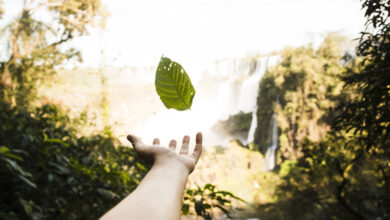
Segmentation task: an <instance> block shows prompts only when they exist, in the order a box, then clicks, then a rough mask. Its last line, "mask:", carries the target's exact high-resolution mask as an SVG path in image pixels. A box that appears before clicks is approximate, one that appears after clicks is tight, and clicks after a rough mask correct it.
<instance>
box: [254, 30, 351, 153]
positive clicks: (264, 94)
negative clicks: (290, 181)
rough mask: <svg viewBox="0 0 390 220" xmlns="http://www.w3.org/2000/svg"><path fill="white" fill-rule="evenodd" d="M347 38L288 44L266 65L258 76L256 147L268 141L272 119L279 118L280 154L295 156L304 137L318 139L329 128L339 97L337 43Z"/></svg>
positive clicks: (263, 149)
mask: <svg viewBox="0 0 390 220" xmlns="http://www.w3.org/2000/svg"><path fill="white" fill-rule="evenodd" d="M344 42H345V40H344V39H343V38H342V37H340V36H337V35H334V34H330V35H328V36H327V37H326V38H325V40H324V41H323V43H322V44H321V45H320V46H319V48H318V49H314V48H313V46H311V45H309V46H305V47H299V48H286V49H284V50H283V51H282V52H281V53H280V58H281V61H280V63H279V64H278V65H276V66H273V67H271V68H269V69H268V71H267V72H266V73H265V75H264V77H263V78H262V79H261V81H260V87H259V93H258V98H257V107H258V110H257V125H258V126H257V129H256V132H255V141H254V142H255V145H256V150H258V151H260V152H262V153H263V154H264V153H265V152H266V150H267V148H268V146H269V145H270V141H271V133H270V131H271V129H270V124H271V123H270V120H271V116H272V114H273V113H274V112H275V113H276V115H277V122H278V131H279V132H278V133H279V137H278V143H279V146H278V148H279V151H278V158H279V159H282V160H285V159H297V158H299V157H300V156H301V152H302V149H301V147H300V146H301V143H302V141H303V140H304V139H305V138H308V139H310V140H313V141H316V140H319V139H321V138H322V137H323V136H324V135H325V134H326V132H327V131H329V130H330V127H331V122H332V121H333V119H334V117H335V116H336V115H337V111H336V106H337V105H338V103H339V102H340V101H341V100H343V99H344V98H343V96H344V95H343V94H342V93H343V84H342V82H341V80H340V78H339V77H340V75H341V74H342V73H343V72H344V71H345V67H344V66H343V64H342V62H341V61H342V60H343V59H342V53H341V46H342V45H343V43H344Z"/></svg>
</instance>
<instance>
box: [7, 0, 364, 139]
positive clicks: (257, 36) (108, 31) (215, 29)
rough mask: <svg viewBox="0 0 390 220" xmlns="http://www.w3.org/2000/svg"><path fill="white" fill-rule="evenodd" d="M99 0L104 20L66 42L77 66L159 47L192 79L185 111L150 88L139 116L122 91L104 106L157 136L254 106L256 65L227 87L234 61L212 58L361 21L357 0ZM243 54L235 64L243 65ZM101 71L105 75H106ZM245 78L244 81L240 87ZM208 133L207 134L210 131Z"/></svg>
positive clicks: (126, 61) (140, 60) (120, 60)
mask: <svg viewBox="0 0 390 220" xmlns="http://www.w3.org/2000/svg"><path fill="white" fill-rule="evenodd" d="M103 2H104V4H105V5H106V6H107V9H108V12H109V13H110V16H109V17H108V18H107V22H106V28H105V29H104V30H96V29H91V30H90V34H89V35H88V36H84V37H82V38H77V39H74V40H73V41H72V43H71V44H72V46H74V47H76V48H78V49H80V50H81V52H82V55H83V60H84V62H83V63H82V64H77V66H80V65H81V66H82V67H98V66H101V65H102V64H104V65H105V66H107V67H110V66H112V67H126V66H156V65H157V64H158V62H159V59H160V57H161V55H163V54H164V55H165V56H167V57H170V58H171V59H173V60H175V61H178V62H179V63H181V64H182V65H183V66H184V68H185V69H186V71H187V72H188V74H189V76H190V77H191V79H192V81H193V82H194V84H195V89H196V90H197V94H196V96H195V99H194V105H193V108H192V110H191V111H187V112H177V111H174V110H166V109H165V108H164V106H163V105H162V103H161V102H160V101H159V100H158V97H157V94H156V93H155V92H153V93H152V94H139V95H140V96H141V95H142V96H148V97H149V98H150V99H151V100H152V101H153V102H156V103H157V102H158V103H159V108H158V109H157V110H154V111H153V112H154V113H153V114H151V115H149V116H147V117H144V118H142V117H140V116H139V115H134V113H133V112H132V111H131V109H127V110H126V111H122V112H120V111H119V109H126V108H127V107H123V106H131V108H148V104H147V103H146V104H145V103H144V104H143V105H142V106H141V104H140V103H138V102H136V103H134V102H133V103H130V104H128V105H125V104H124V103H125V102H126V94H123V98H122V101H121V103H119V104H118V103H117V104H113V105H112V106H111V109H112V114H113V115H119V116H118V120H122V119H121V118H125V117H138V118H139V120H141V121H142V122H143V123H139V125H137V126H135V124H133V125H124V126H123V129H120V131H119V133H120V134H123V135H124V134H125V133H127V132H133V133H137V134H139V135H140V136H143V137H145V138H146V139H147V140H148V141H150V140H151V139H152V137H153V136H155V135H157V136H162V139H163V141H165V143H166V142H167V141H168V138H169V137H171V136H175V137H180V136H182V135H184V134H194V132H196V131H198V130H203V131H204V130H207V129H209V128H210V127H211V126H212V125H213V124H214V123H215V122H216V121H217V120H218V119H226V117H227V116H228V115H229V114H233V113H236V112H238V111H239V110H243V111H247V112H248V111H254V110H255V109H254V108H255V99H256V95H257V85H258V80H259V79H260V77H261V75H262V74H263V70H262V71H260V72H259V71H258V72H256V73H257V75H256V74H255V75H256V76H255V77H252V78H251V79H249V78H247V82H243V84H242V85H240V86H241V87H240V88H238V89H236V90H232V88H233V87H232V85H233V84H234V83H235V81H234V80H237V79H238V78H237V76H234V74H235V73H233V72H238V71H237V69H234V68H236V67H232V65H231V64H229V61H227V62H225V63H222V64H221V63H219V64H216V63H215V61H216V60H223V59H225V60H226V59H227V60H229V59H230V60H233V59H241V58H243V57H247V56H253V55H258V54H267V53H269V52H272V51H278V50H281V49H283V48H284V47H286V46H300V45H306V44H307V43H308V42H312V43H313V44H314V46H315V45H318V44H319V43H320V42H321V41H322V39H323V37H324V36H326V34H327V33H329V32H334V31H336V32H339V33H341V34H343V35H345V36H347V37H348V38H350V39H353V38H357V37H358V36H359V32H360V31H361V30H363V25H364V17H363V12H362V11H361V10H360V9H361V5H360V1H358V0H343V1H340V0H326V1H325V0H296V1H291V0H257V1H255V0H239V1H238V0H213V1H210V0H193V1H183V0H164V1H161V0H143V1H126V0H117V1H108V0H106V1H103ZM21 5H22V1H5V6H6V7H5V8H9V10H8V11H7V13H6V16H5V20H7V16H8V17H12V16H15V15H14V14H13V13H16V12H17V11H18V8H20V7H21ZM245 62H246V61H243V62H242V64H240V65H243V66H245V65H246V66H248V65H249V64H248V63H245ZM273 63H275V62H273ZM269 64H270V63H269ZM262 65H264V64H262ZM233 66H234V65H233ZM262 68H264V66H263V67H262ZM213 70H215V71H213ZM225 70H226V71H225ZM219 73H221V74H225V75H226V76H225V78H223V79H221V81H218V82H214V85H212V88H213V89H211V90H210V89H209V90H203V87H202V88H198V87H199V85H200V82H203V83H204V82H205V81H207V80H213V79H212V78H210V77H209V76H215V74H219ZM125 74H132V75H129V77H130V79H131V80H133V81H134V80H135V78H136V75H137V74H138V76H140V81H142V80H146V81H145V82H144V83H146V84H148V83H149V84H152V83H153V79H154V77H153V74H154V71H149V72H145V73H143V72H142V73H139V72H130V73H125ZM140 74H141V75H140ZM205 74H206V75H205ZM245 74H250V73H248V72H246V73H244V75H245ZM107 77H108V78H109V79H110V78H113V77H114V76H110V75H108V76H107ZM120 77H122V76H120ZM246 77H249V76H246ZM115 80H116V81H118V82H119V84H118V83H117V84H115V85H112V86H124V87H126V86H130V85H129V84H126V83H127V82H128V81H126V80H121V79H120V78H119V79H115ZM131 80H130V81H129V82H131ZM248 85H251V87H247V86H248ZM248 88H253V89H252V90H251V91H252V92H251V93H250V92H249V93H248ZM236 93H237V94H236ZM248 94H250V95H248ZM234 96H235V98H234ZM240 99H241V100H240ZM249 99H250V100H249ZM234 100H236V101H237V100H240V103H242V102H243V101H242V100H247V101H246V104H239V103H236V101H234ZM118 106H121V108H119V107H118ZM248 106H249V107H248ZM124 122H126V120H123V123H124ZM173 134H174V135H173ZM210 136H211V135H209V136H208V138H210ZM206 140H207V138H206ZM209 141H210V143H211V142H212V140H210V139H209ZM218 141H221V140H218ZM218 141H217V142H218ZM206 143H207V142H206ZM213 144H214V142H213ZM222 144H223V143H222ZM206 145H207V144H206Z"/></svg>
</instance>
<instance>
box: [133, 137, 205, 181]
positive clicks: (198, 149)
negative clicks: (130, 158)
mask: <svg viewBox="0 0 390 220" xmlns="http://www.w3.org/2000/svg"><path fill="white" fill-rule="evenodd" d="M127 139H128V140H129V141H130V142H131V144H132V145H133V147H134V149H135V151H136V152H137V154H138V155H139V156H140V157H141V158H142V159H144V160H146V161H147V162H149V163H153V164H156V165H158V164H169V163H171V164H173V165H174V166H183V165H184V168H186V170H187V171H188V173H191V172H192V171H193V170H194V168H195V165H196V163H197V162H198V160H199V157H200V155H201V153H202V139H203V137H202V133H200V132H199V133H197V134H196V144H195V149H194V152H192V153H189V152H188V148H189V143H190V137H189V136H187V135H186V136H184V137H183V142H182V146H181V148H180V151H179V153H176V145H177V143H176V141H175V140H171V141H170V142H169V146H168V147H164V146H161V145H160V140H159V139H158V138H155V139H154V140H153V145H145V144H144V143H142V141H141V140H140V139H139V138H137V137H136V136H133V135H128V136H127Z"/></svg>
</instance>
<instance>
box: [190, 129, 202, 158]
mask: <svg viewBox="0 0 390 220" xmlns="http://www.w3.org/2000/svg"><path fill="white" fill-rule="evenodd" d="M202 142H203V135H202V133H201V132H198V133H197V134H196V144H195V149H194V152H193V153H192V156H193V157H194V158H195V159H196V161H198V160H199V157H200V155H201V154H202V148H203V147H202Z"/></svg>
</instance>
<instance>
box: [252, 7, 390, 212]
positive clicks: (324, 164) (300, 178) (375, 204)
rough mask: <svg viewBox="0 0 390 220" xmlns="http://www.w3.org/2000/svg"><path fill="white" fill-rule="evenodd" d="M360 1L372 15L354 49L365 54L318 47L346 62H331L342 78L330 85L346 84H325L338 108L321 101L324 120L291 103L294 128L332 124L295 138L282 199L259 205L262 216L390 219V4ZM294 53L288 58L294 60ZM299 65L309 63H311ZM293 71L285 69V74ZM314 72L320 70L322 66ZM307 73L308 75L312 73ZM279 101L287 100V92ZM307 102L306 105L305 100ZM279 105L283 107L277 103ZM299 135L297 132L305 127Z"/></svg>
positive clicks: (272, 79)
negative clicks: (295, 152)
mask: <svg viewBox="0 0 390 220" xmlns="http://www.w3.org/2000/svg"><path fill="white" fill-rule="evenodd" d="M363 8H364V9H365V10H366V17H367V19H368V21H367V31H366V32H363V33H362V35H361V39H360V42H359V46H358V48H357V55H359V56H361V57H357V58H354V57H353V56H351V55H347V56H344V57H340V56H334V55H332V54H336V53H334V51H336V50H334V49H331V48H333V47H332V46H329V45H331V44H329V43H328V44H327V45H328V46H326V47H324V46H321V48H323V49H325V50H323V49H321V48H320V50H319V51H318V52H320V54H321V57H323V58H326V59H329V58H331V59H334V61H336V62H335V64H337V63H342V64H343V66H342V68H341V71H339V70H340V68H337V66H334V67H336V68H331V69H330V72H329V73H331V74H336V75H339V77H338V78H340V79H342V81H341V82H337V81H338V78H334V80H335V82H336V84H333V85H336V87H333V88H340V85H341V86H343V87H342V89H343V90H342V93H340V92H338V93H337V92H335V93H333V92H332V91H333V89H332V87H331V89H326V91H327V92H326V93H325V95H326V96H325V98H326V99H323V100H325V101H326V100H331V101H333V103H334V104H336V106H337V108H334V107H333V106H334V105H332V107H331V108H319V109H320V110H323V112H325V113H326V114H327V115H328V116H327V117H326V118H324V117H322V118H321V120H318V118H316V117H311V118H308V119H309V120H306V121H307V122H309V124H307V123H306V125H305V123H304V122H300V121H302V120H303V119H304V117H302V116H303V115H304V114H307V113H308V108H292V110H293V111H292V112H293V113H297V114H296V115H298V116H299V117H297V118H296V123H294V124H293V125H294V126H292V127H291V128H290V129H289V130H290V131H294V129H298V131H299V126H300V125H301V124H304V125H305V126H309V127H310V122H312V123H313V122H316V121H317V122H318V121H319V122H321V121H325V122H326V124H329V125H331V123H332V122H333V123H335V124H334V125H335V126H334V127H333V130H331V131H328V132H327V134H326V135H325V136H322V137H321V138H320V139H314V138H312V136H311V135H310V132H303V135H302V136H301V137H303V138H302V139H301V140H300V141H297V142H296V149H300V151H301V153H302V155H301V156H300V157H298V158H297V159H295V160H293V161H291V160H286V161H285V162H284V163H283V164H282V165H281V169H280V171H279V174H280V176H281V177H282V178H283V181H282V184H280V185H279V186H278V190H277V197H278V200H277V202H275V203H269V204H266V205H264V206H261V207H260V209H261V210H262V211H263V212H262V213H261V214H260V215H259V217H261V218H262V219H388V218H390V208H389V207H390V200H389V196H388V195H389V193H390V168H389V164H390V163H389V162H390V151H389V148H388V146H390V145H389V144H390V138H389V137H390V136H389V130H390V114H389V109H390V105H389V103H390V99H389V94H390V86H389V85H390V78H389V74H388V73H389V64H390V60H389V57H390V56H389V53H388V51H389V50H390V31H389V28H390V23H389V18H388V14H389V12H390V7H389V2H388V1H381V0H366V1H364V3H363ZM321 50H322V52H321ZM332 51H333V52H332ZM329 52H331V53H329ZM296 53H299V51H296ZM295 57H296V55H295ZM293 59H294V57H291V59H290V60H293ZM283 62H284V61H283ZM283 62H282V64H283ZM301 65H302V66H305V65H306V63H301ZM323 67H325V66H323ZM328 67H329V66H328ZM288 68H293V66H289V67H288ZM324 69H325V68H324ZM338 69H339V70H338ZM342 69H344V70H342ZM289 71H290V70H289V69H286V72H285V73H288V72H289ZM302 72H304V71H301V72H300V71H298V73H302ZM315 72H316V73H321V71H319V72H318V70H316V71H315ZM285 73H281V74H285ZM283 77H285V76H283ZM277 79H278V77H277V75H271V76H268V79H267V80H268V81H264V82H267V83H264V85H265V86H269V87H271V88H274V89H275V90H277V89H278V82H277ZM303 79H304V81H305V80H307V77H304V78H303ZM282 81H283V80H282ZM304 81H303V82H304ZM315 82H321V83H312V84H317V85H320V86H322V85H329V84H327V81H325V80H316V81H315ZM292 85H294V83H292ZM330 85H332V84H330ZM344 85H345V86H344ZM305 88H307V87H305V83H303V84H301V85H300V86H297V87H295V88H294V87H293V90H296V91H299V90H304V89H305ZM328 88H329V87H328ZM320 91H321V90H317V92H320ZM335 91H336V90H335ZM329 92H330V93H329ZM263 94H264V93H263ZM265 94H267V93H265ZM276 94H279V92H275V91H274V92H272V93H271V94H269V95H268V96H267V97H268V98H270V97H271V98H275V97H276ZM314 95H315V98H317V103H321V99H319V100H318V94H317V93H316V94H314ZM298 98H299V97H298ZM310 98H311V96H307V97H306V99H310ZM280 102H281V105H282V106H283V100H282V99H281V101H280ZM303 103H306V105H307V104H308V103H307V101H305V100H303ZM298 104H299V102H298ZM309 104H310V103H309ZM317 105H318V104H317ZM298 106H299V105H298ZM283 107H284V108H282V109H285V108H286V106H283ZM325 107H326V106H325ZM274 109H276V111H277V113H278V114H280V112H281V111H280V110H278V108H277V107H274ZM268 111H269V112H271V111H270V110H268ZM269 112H268V114H270V113H269ZM282 112H283V111H282ZM316 112H317V110H316ZM320 113H321V111H320ZM326 114H324V116H326ZM278 116H279V115H278ZM292 116H294V115H289V117H292ZM282 119H283V118H282ZM290 122H291V120H290ZM329 122H330V123H329ZM279 123H280V127H283V126H284V125H283V120H279ZM290 124H291V123H290ZM281 129H282V130H283V128H281ZM296 134H297V135H300V132H298V133H296ZM283 139H287V140H289V137H288V136H287V138H285V137H283V133H282V136H280V137H279V140H280V142H282V140H283ZM309 139H311V140H309ZM281 145H282V143H281ZM281 147H283V146H281ZM296 207H300V208H299V209H296Z"/></svg>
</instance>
